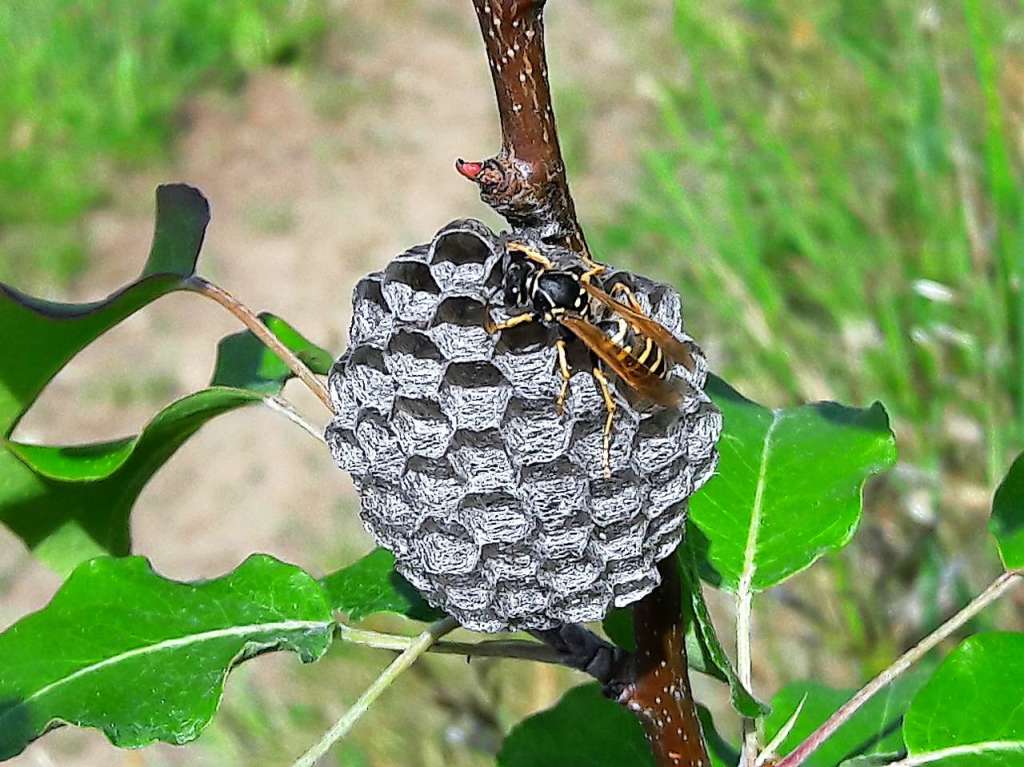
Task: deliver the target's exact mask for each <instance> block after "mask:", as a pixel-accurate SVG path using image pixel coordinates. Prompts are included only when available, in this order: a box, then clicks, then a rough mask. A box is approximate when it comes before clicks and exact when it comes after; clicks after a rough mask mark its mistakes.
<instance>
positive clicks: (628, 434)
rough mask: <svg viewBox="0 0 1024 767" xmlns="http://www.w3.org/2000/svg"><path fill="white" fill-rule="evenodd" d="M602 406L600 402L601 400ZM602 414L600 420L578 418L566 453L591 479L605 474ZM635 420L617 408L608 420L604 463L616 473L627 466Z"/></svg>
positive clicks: (625, 411)
mask: <svg viewBox="0 0 1024 767" xmlns="http://www.w3.org/2000/svg"><path fill="white" fill-rule="evenodd" d="M601 407H602V409H603V408H604V403H603V402H602V403H601ZM605 417H606V416H605V414H604V413H602V414H601V417H600V420H598V421H596V422H595V421H594V420H587V421H578V422H577V423H576V424H575V425H574V426H573V431H572V437H571V438H570V440H569V456H570V458H571V459H572V462H573V463H574V464H576V466H577V467H579V469H580V470H581V471H583V472H584V473H586V475H587V476H588V477H590V478H591V479H598V478H602V477H604V476H605V468H606V466H605V454H604V424H605V420H604V419H605ZM636 429H637V426H636V423H635V422H634V421H633V419H632V418H631V414H630V413H629V411H627V410H623V409H620V410H619V412H618V413H617V414H616V415H615V418H614V420H613V421H612V431H611V435H610V436H611V444H610V446H609V451H608V461H607V466H608V467H609V468H610V470H611V471H612V472H619V471H623V470H625V469H628V468H629V467H630V454H631V452H632V449H633V437H634V435H635V434H636Z"/></svg>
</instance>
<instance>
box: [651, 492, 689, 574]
mask: <svg viewBox="0 0 1024 767" xmlns="http://www.w3.org/2000/svg"><path fill="white" fill-rule="evenodd" d="M686 512H687V505H686V501H680V502H679V503H677V504H676V505H675V506H672V507H670V508H668V509H666V510H665V512H664V513H663V514H661V515H660V516H658V517H656V518H655V519H652V520H651V523H650V526H649V527H648V529H647V541H646V546H647V550H648V551H649V552H651V554H652V555H653V557H654V560H655V561H658V560H662V559H664V558H665V557H667V556H668V555H669V554H671V553H672V552H673V551H675V548H676V546H678V545H679V541H681V540H682V538H683V532H684V530H685V528H686Z"/></svg>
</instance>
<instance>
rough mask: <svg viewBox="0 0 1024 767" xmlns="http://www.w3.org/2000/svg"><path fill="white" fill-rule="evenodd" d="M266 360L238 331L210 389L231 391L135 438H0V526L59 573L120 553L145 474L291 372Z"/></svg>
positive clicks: (185, 407) (284, 330)
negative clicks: (77, 441) (49, 441)
mask: <svg viewBox="0 0 1024 767" xmlns="http://www.w3.org/2000/svg"><path fill="white" fill-rule="evenodd" d="M265 321H266V323H267V325H268V327H270V328H271V329H272V330H273V331H274V332H275V334H277V335H278V336H279V337H280V338H281V340H282V341H283V342H285V344H286V345H287V346H289V348H291V349H293V350H294V351H296V352H297V353H299V354H301V355H303V356H305V357H306V358H308V359H310V360H311V361H312V360H316V359H318V358H321V359H322V358H324V357H327V356H329V355H327V352H324V351H323V350H322V349H319V348H318V347H316V346H314V345H313V344H311V343H310V342H309V341H307V340H306V339H305V338H303V337H302V336H301V335H299V334H298V333H297V332H296V331H295V330H294V329H293V328H291V327H290V326H289V325H288V324H287V323H285V322H284V321H283V320H280V319H279V318H277V317H274V316H273V315H267V316H266V318H265ZM225 354H226V355H227V357H226V358H225ZM268 357H270V358H272V359H273V360H275V361H276V360H277V357H276V356H274V355H273V353H272V352H270V351H269V350H268V349H267V348H266V347H265V346H263V344H261V343H259V341H258V339H256V337H255V336H253V335H252V334H251V333H249V332H248V331H246V332H244V333H240V334H237V335H233V336H229V337H228V338H225V339H224V340H223V341H222V342H221V345H220V348H219V354H218V359H217V364H216V370H215V373H214V383H218V382H225V381H230V382H231V383H232V384H234V385H233V386H231V387H228V386H223V385H222V386H212V387H211V388H208V389H204V390H202V391H199V392H196V393H195V394H191V395H189V396H187V397H184V398H182V399H180V400H178V401H176V402H173V403H171V404H170V405H168V406H167V407H165V408H164V409H163V410H161V411H160V412H159V413H158V414H157V415H156V416H155V417H154V418H153V420H151V421H150V422H149V423H148V424H147V425H146V426H145V428H144V429H143V430H142V433H141V434H139V435H137V436H135V437H128V438H125V439H119V440H113V441H110V442H103V443H97V444H88V445H73V446H54V445H29V444H23V443H19V442H14V441H11V440H5V439H2V438H0V521H2V522H3V523H4V524H5V525H6V526H7V527H8V528H10V529H11V531H12V532H14V533H15V534H16V535H17V536H18V537H19V538H21V539H22V540H23V541H24V542H25V544H26V545H27V546H28V547H29V548H30V549H32V550H33V551H34V553H35V554H36V556H38V557H39V558H40V559H41V560H42V561H44V562H46V563H47V564H48V565H50V566H51V567H53V568H54V569H55V570H57V571H58V572H61V573H65V574H66V573H68V572H70V571H71V569H72V568H74V567H75V565H77V564H79V563H80V562H82V561H84V560H86V559H89V558H91V557H94V556H98V555H101V554H115V555H122V556H123V555H125V554H127V553H128V552H129V551H130V548H131V546H130V544H131V540H130V533H129V524H128V520H129V517H130V514H131V510H132V507H133V506H134V503H135V500H136V498H137V497H138V495H139V493H140V492H141V491H142V488H143V487H145V485H146V483H147V482H148V481H149V479H150V478H151V477H152V476H153V474H154V473H156V471H157V470H159V469H160V467H161V466H163V464H164V463H166V462H167V460H168V459H169V458H170V457H171V456H172V455H173V454H174V453H175V452H176V451H177V449H178V448H179V447H181V445H182V444H184V442H185V441H186V440H187V439H188V438H189V437H191V436H192V435H193V434H195V433H196V432H197V431H198V430H199V429H200V428H201V427H202V426H203V425H204V424H205V423H206V422H207V421H209V420H210V419H212V418H214V417H216V416H218V415H221V414H223V413H227V412H230V411H232V410H235V409H237V408H239V407H242V406H245V405H249V404H252V403H254V402H260V401H262V400H263V398H264V397H265V396H267V395H272V394H276V393H277V392H279V391H280V390H281V387H282V386H283V385H284V382H285V381H286V380H287V379H288V377H290V376H291V371H289V370H288V368H287V367H286V366H284V364H283V363H280V366H278V365H275V364H274V362H272V361H271V360H270V359H268Z"/></svg>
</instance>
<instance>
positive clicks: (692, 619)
mask: <svg viewBox="0 0 1024 767" xmlns="http://www.w3.org/2000/svg"><path fill="white" fill-rule="evenodd" d="M694 532H696V531H694V530H693V529H692V528H691V529H688V530H687V533H686V538H685V539H684V540H683V543H682V544H680V546H679V548H677V549H676V554H675V556H676V557H677V559H678V562H679V575H680V578H681V579H682V586H683V595H684V597H683V598H684V600H685V601H684V604H682V605H680V609H681V610H683V613H684V615H685V616H686V619H687V627H686V661H687V665H688V666H689V667H690V668H691V669H693V670H694V671H699V672H700V673H702V674H707V675H708V676H710V677H713V678H715V679H717V680H718V681H720V682H725V683H726V684H728V685H729V692H730V700H731V701H732V705H733V708H735V709H736V710H737V711H738V712H739V713H741V714H742V715H743V716H748V717H751V718H759V717H761V716H764V715H765V714H767V713H768V711H769V708H768V706H766V705H765V704H763V703H761V702H760V701H759V700H757V699H756V698H755V697H754V696H753V695H751V694H750V692H749V691H748V690H747V689H746V688H745V687H744V686H743V683H742V682H740V679H739V677H738V676H737V675H736V670H735V669H734V668H733V666H732V661H730V660H729V656H728V655H727V654H726V652H725V649H724V648H723V647H722V643H721V641H720V640H719V639H718V632H717V631H716V630H715V625H714V622H713V621H712V620H711V613H710V612H709V611H708V606H707V603H706V602H705V601H704V590H703V587H702V585H701V581H700V578H699V577H698V574H697V565H696V561H695V559H694V557H695V554H694V551H693V544H692V541H693V539H694V537H695V536H694V535H693V533H694ZM632 616H633V613H632V610H631V609H630V608H618V609H615V610H612V611H610V612H609V613H608V615H607V617H606V618H605V620H604V624H603V628H604V631H605V633H606V634H607V635H608V638H609V639H611V640H612V641H613V642H614V643H615V644H617V645H618V646H619V647H622V648H624V649H626V650H629V651H630V652H632V651H634V650H635V649H636V642H635V641H634V638H633V617H632Z"/></svg>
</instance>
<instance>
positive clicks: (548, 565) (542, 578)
mask: <svg viewBox="0 0 1024 767" xmlns="http://www.w3.org/2000/svg"><path fill="white" fill-rule="evenodd" d="M603 572H604V565H603V564H602V563H601V562H598V561H595V560H592V559H589V558H587V557H580V558H579V559H572V560H569V561H568V562H557V561H555V562H545V563H544V565H542V566H541V568H540V569H539V570H538V571H537V580H538V581H539V582H540V584H541V585H542V586H544V587H545V588H546V589H548V591H550V592H551V593H552V594H554V595H556V596H565V595H567V594H572V593H573V592H576V591H583V590H585V589H587V588H589V587H590V585H591V584H592V583H594V581H596V580H597V579H598V578H600V577H601V575H602V573H603Z"/></svg>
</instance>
